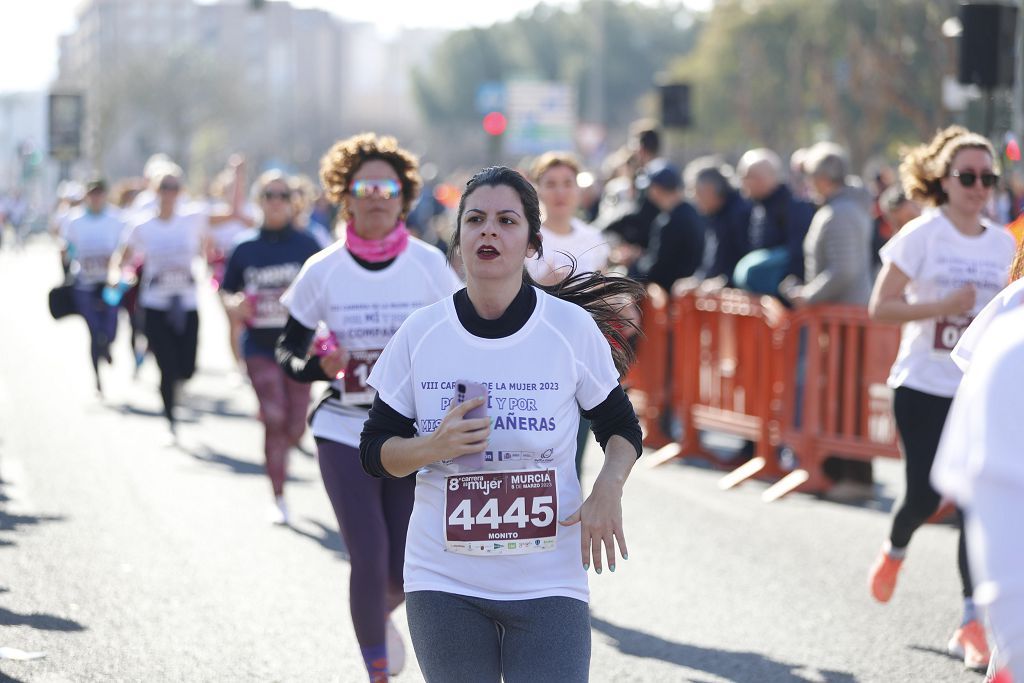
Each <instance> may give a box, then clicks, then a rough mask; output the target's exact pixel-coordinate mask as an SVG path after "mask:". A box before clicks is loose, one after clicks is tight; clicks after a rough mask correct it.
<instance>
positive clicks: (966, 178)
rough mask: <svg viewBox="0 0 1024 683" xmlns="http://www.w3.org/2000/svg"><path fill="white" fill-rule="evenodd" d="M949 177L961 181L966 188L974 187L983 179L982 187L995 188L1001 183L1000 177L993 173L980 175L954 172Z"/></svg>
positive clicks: (970, 172)
mask: <svg viewBox="0 0 1024 683" xmlns="http://www.w3.org/2000/svg"><path fill="white" fill-rule="evenodd" d="M949 175H951V176H953V177H954V178H956V179H957V180H959V181H960V184H961V185H963V186H964V187H974V184H975V183H976V182H977V181H978V178H981V186H982V187H995V184H996V183H998V182H999V175H998V174H996V173H991V172H985V173H981V174H980V175H979V174H978V173H975V172H974V171H963V172H961V171H953V172H951V173H950V174H949Z"/></svg>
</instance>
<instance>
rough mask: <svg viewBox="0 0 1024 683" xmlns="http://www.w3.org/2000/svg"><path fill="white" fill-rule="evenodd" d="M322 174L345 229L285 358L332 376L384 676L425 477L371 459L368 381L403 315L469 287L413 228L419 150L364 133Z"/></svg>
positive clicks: (307, 286)
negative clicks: (363, 449)
mask: <svg viewBox="0 0 1024 683" xmlns="http://www.w3.org/2000/svg"><path fill="white" fill-rule="evenodd" d="M320 180H321V182H322V183H323V186H324V189H325V191H326V192H327V195H328V196H329V197H330V199H331V201H333V202H335V203H336V204H340V205H341V208H342V215H343V216H344V218H345V219H346V220H347V224H346V225H345V227H344V229H343V230H342V232H343V233H344V236H343V237H342V239H341V240H339V241H338V242H337V243H335V244H333V245H332V246H330V247H328V248H327V249H324V250H323V251H321V252H320V253H318V254H316V255H315V256H313V257H312V258H310V259H309V260H308V261H307V262H306V264H305V265H304V266H303V267H302V270H301V271H300V272H299V274H298V276H297V277H296V278H295V282H293V283H292V285H291V287H289V288H288V290H287V291H286V292H285V293H284V295H283V296H282V298H281V302H282V303H283V304H284V305H285V307H286V308H287V309H288V313H289V318H288V321H287V322H286V324H285V331H284V335H283V336H282V337H281V339H279V340H278V344H277V354H276V355H277V361H278V363H279V364H280V365H281V367H282V368H284V371H285V373H286V374H287V375H288V376H290V377H291V378H292V379H296V380H298V381H300V382H312V381H315V380H331V388H330V391H329V392H328V394H327V395H326V396H325V397H324V399H323V400H322V401H321V402H320V404H319V406H318V407H317V409H316V411H315V412H314V413H313V417H312V422H311V425H312V429H313V436H314V437H315V438H316V444H317V452H318V455H319V458H318V459H319V462H320V473H321V474H322V475H323V481H324V488H326V489H327V495H328V497H329V498H330V500H331V505H332V506H333V508H334V514H335V516H336V517H337V518H338V526H339V528H340V529H341V535H342V538H344V540H345V546H346V548H347V549H348V553H349V559H350V563H351V565H352V573H351V578H350V581H349V605H350V608H351V610H352V624H353V626H354V627H355V632H356V638H357V639H358V641H359V647H360V650H361V652H362V655H363V661H364V663H365V664H366V669H367V672H368V673H369V675H370V680H371V681H385V680H387V677H388V672H389V670H390V672H391V673H397V672H398V670H400V669H401V668H402V663H403V659H404V654H403V651H402V650H401V648H402V645H401V640H400V639H397V637H396V636H397V631H395V630H394V627H393V625H391V624H390V621H389V615H390V614H391V612H392V611H393V610H394V609H395V608H396V607H398V606H399V605H400V604H402V602H403V600H404V599H405V595H404V594H403V592H402V560H403V558H404V556H405V538H406V529H407V527H408V525H409V513H410V511H411V510H412V503H413V491H414V487H415V482H414V481H413V479H412V478H411V477H406V478H402V479H391V480H387V481H381V480H379V479H375V478H373V477H370V476H369V475H367V474H366V473H365V472H363V469H362V467H361V466H360V462H359V433H360V431H361V430H362V428H363V423H364V422H365V421H366V417H367V410H368V409H369V407H370V404H371V403H372V402H373V389H371V388H370V387H369V386H368V385H367V383H366V378H367V376H368V374H369V372H370V370H371V369H372V368H373V365H374V363H375V362H376V361H377V358H378V357H379V356H380V353H381V351H382V350H383V349H384V347H385V346H387V344H388V342H389V341H390V340H391V336H392V335H393V334H394V333H395V332H396V331H397V330H398V328H399V326H400V325H401V324H402V322H403V321H404V320H405V319H406V318H407V317H409V315H410V314H412V313H413V311H415V310H417V309H419V308H421V307H423V306H426V305H428V304H432V303H434V302H435V301H437V300H438V299H441V298H444V297H446V296H448V295H450V294H451V293H452V292H454V291H455V290H456V289H458V287H459V286H460V283H459V280H458V277H457V276H456V275H455V273H454V272H452V270H451V269H450V268H449V267H448V265H447V264H446V263H445V260H444V255H443V254H442V253H441V252H440V251H439V250H437V249H435V248H434V247H432V246H429V245H427V244H426V243H424V242H421V241H420V240H418V239H415V238H413V237H411V236H410V235H409V232H408V230H406V227H405V221H404V218H405V215H406V214H407V213H408V211H409V207H410V205H411V204H412V202H413V200H414V199H415V198H416V194H417V192H418V191H419V188H420V177H419V173H418V171H417V162H416V159H415V157H413V156H412V155H411V154H409V153H408V152H407V151H405V150H403V149H401V148H400V147H399V146H398V143H397V141H396V140H395V139H394V138H391V137H381V138H378V137H376V136H375V135H373V134H364V135H357V136H355V137H352V138H349V139H347V140H342V141H340V142H338V143H336V144H335V145H334V146H333V147H332V148H331V149H330V151H328V152H327V154H326V155H325V156H324V158H323V161H322V162H321V166H320ZM321 324H323V325H325V326H326V328H327V330H329V333H330V336H329V337H327V338H326V339H321V340H320V341H318V342H317V346H318V347H320V348H321V349H322V351H321V353H322V355H320V356H316V355H314V356H312V357H310V356H309V355H308V351H309V348H310V343H311V342H312V341H313V338H314V331H315V330H316V328H317V327H318V326H319V325H321ZM386 640H387V644H385V642H386Z"/></svg>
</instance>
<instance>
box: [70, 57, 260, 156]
mask: <svg viewBox="0 0 1024 683" xmlns="http://www.w3.org/2000/svg"><path fill="white" fill-rule="evenodd" d="M160 57H161V58H154V57H153V55H146V56H140V57H139V58H137V59H131V60H126V62H125V63H124V64H123V66H121V67H120V68H119V69H117V70H115V71H113V72H110V73H107V74H104V77H103V78H102V79H101V80H100V82H99V83H98V85H97V86H96V87H95V88H94V89H92V90H91V91H90V92H89V93H87V98H89V99H91V100H92V104H91V106H94V107H95V109H93V110H92V111H93V112H94V114H93V121H94V127H93V130H92V134H93V135H94V136H95V137H94V142H95V145H94V147H93V149H94V151H95V153H96V154H97V155H98V157H97V158H96V159H94V160H93V162H94V165H95V166H96V167H97V168H101V169H104V170H105V171H106V172H107V173H110V174H112V175H137V174H138V173H139V172H140V171H141V163H140V161H139V160H140V159H141V160H142V161H144V160H145V159H146V158H147V157H148V156H149V155H150V154H153V153H155V152H165V153H167V154H169V155H170V156H171V157H172V158H173V159H174V160H175V161H176V162H178V163H179V164H181V166H182V167H183V168H185V169H186V170H192V169H193V168H195V164H196V163H198V164H199V165H201V166H203V167H205V166H206V165H208V164H217V165H220V164H223V163H224V159H225V158H226V156H227V153H228V152H230V151H232V150H233V149H237V148H239V146H241V145H243V144H244V142H245V137H246V132H247V125H246V122H247V121H250V120H252V118H253V113H254V111H258V106H259V103H258V102H255V101H254V100H253V97H252V94H251V93H250V92H248V91H247V90H246V89H245V88H244V86H243V82H242V80H241V79H239V78H238V76H237V74H238V72H237V70H236V69H234V68H232V67H230V66H229V65H227V64H225V63H224V62H218V61H215V60H214V59H213V58H212V56H209V55H205V54H203V53H201V52H199V51H196V50H180V51H176V52H172V53H168V54H166V55H161V56H160ZM204 131H205V132H204ZM214 131H217V133H216V134H215V133H214ZM225 131H226V132H227V134H225ZM214 138H217V139H223V140H224V142H225V144H227V145H230V146H229V147H228V148H227V149H224V150H218V152H219V154H218V156H219V158H217V159H216V161H214V160H213V159H205V158H200V159H195V160H193V158H192V155H193V152H196V151H198V152H201V153H202V154H212V153H213V150H212V149H211V147H210V145H209V141H210V140H211V139H214ZM196 140H202V141H203V144H201V145H199V146H198V147H197V146H195V145H194V142H195V141H196ZM207 170H211V169H207Z"/></svg>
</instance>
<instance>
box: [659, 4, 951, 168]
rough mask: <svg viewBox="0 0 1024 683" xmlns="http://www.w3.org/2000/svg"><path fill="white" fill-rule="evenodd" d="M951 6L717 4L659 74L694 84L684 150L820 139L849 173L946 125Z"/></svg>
mask: <svg viewBox="0 0 1024 683" xmlns="http://www.w3.org/2000/svg"><path fill="white" fill-rule="evenodd" d="M955 14H956V0H929V2H921V1H920V0H858V2H845V1H843V0H719V2H717V3H716V5H715V6H714V8H713V10H712V11H711V13H710V15H709V16H708V18H707V21H706V24H705V28H704V30H703V31H702V32H701V35H700V37H699V39H698V43H697V45H696V47H695V49H694V50H693V51H692V52H691V53H690V54H689V55H687V56H686V57H684V58H682V59H679V60H677V61H676V62H675V64H673V66H672V68H671V73H672V74H673V75H674V76H676V77H679V78H684V79H688V80H690V81H692V82H693V84H694V109H695V129H694V131H693V133H692V135H693V138H694V139H697V140H701V141H703V144H708V145H710V146H711V148H713V149H717V150H729V151H733V152H736V151H741V150H742V149H745V148H749V147H753V146H760V145H765V146H769V147H773V148H775V149H777V150H779V151H780V152H786V151H791V150H793V149H795V148H797V147H801V146H804V145H807V144H809V143H811V142H814V141H815V140H817V139H820V138H822V137H829V138H832V139H834V140H836V141H837V142H840V143H842V144H844V145H846V146H848V147H849V149H850V151H851V156H852V157H853V160H854V161H855V162H856V163H858V164H859V163H863V162H864V161H865V160H866V159H868V158H869V157H870V156H871V155H873V154H876V153H880V152H886V151H889V152H891V151H893V147H894V145H896V144H897V143H898V142H899V141H901V140H902V141H915V140H920V139H924V138H927V137H930V136H931V134H932V133H933V132H934V131H935V129H936V128H937V127H939V126H941V125H944V124H946V123H948V122H949V121H948V119H949V113H948V112H947V111H945V110H944V109H943V107H942V96H941V92H942V77H943V75H945V74H952V73H954V72H955V62H954V59H955V49H954V47H953V45H952V44H951V43H950V42H949V39H947V38H944V37H943V36H942V32H941V30H940V27H941V24H942V22H943V21H944V20H945V19H946V18H948V17H950V16H955Z"/></svg>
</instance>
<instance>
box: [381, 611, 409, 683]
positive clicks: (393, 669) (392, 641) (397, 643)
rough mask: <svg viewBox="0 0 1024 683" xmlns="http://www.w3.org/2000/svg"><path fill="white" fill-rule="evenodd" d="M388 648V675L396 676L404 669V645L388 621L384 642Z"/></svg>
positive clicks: (395, 628) (400, 635)
mask: <svg viewBox="0 0 1024 683" xmlns="http://www.w3.org/2000/svg"><path fill="white" fill-rule="evenodd" d="M384 642H385V643H386V644H387V648H388V675H389V676H397V675H398V674H400V673H402V669H404V668H405V643H404V642H402V634H401V633H399V632H398V628H397V627H396V626H395V624H394V623H393V622H392V621H391V619H388V626H387V632H386V637H385V641H384Z"/></svg>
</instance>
